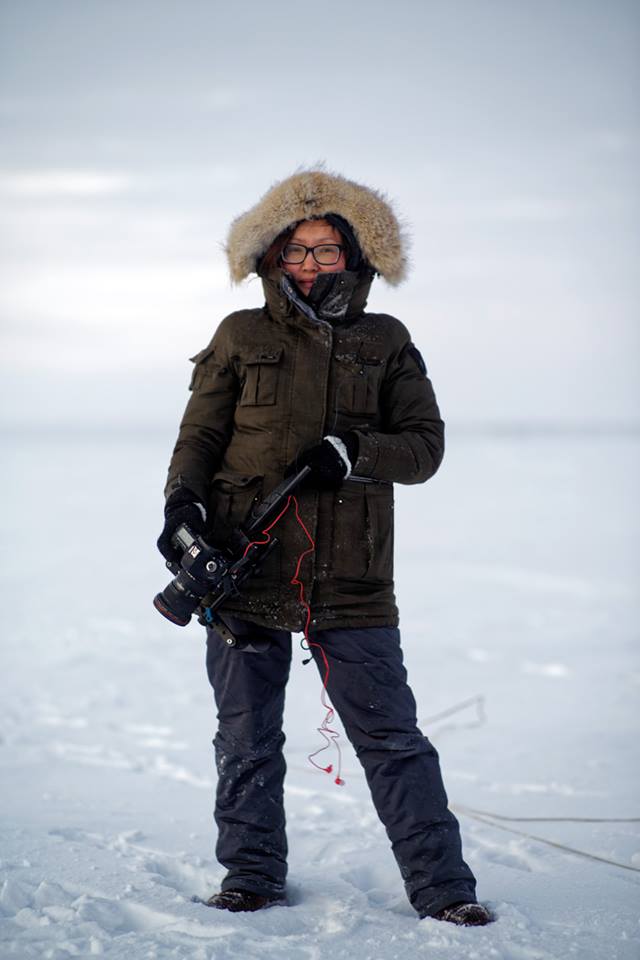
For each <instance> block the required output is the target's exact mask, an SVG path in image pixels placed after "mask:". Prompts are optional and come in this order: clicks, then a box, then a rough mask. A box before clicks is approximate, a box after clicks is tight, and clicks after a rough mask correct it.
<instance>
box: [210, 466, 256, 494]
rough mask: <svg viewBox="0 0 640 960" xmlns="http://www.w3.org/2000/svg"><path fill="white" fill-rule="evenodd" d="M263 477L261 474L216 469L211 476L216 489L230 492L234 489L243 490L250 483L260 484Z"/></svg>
mask: <svg viewBox="0 0 640 960" xmlns="http://www.w3.org/2000/svg"><path fill="white" fill-rule="evenodd" d="M263 479H264V478H263V476H262V475H261V474H260V475H256V474H254V475H251V474H246V473H236V472H235V470H218V472H217V473H216V475H215V476H214V478H213V482H212V485H213V486H214V487H215V489H216V490H227V491H228V492H230V493H232V492H233V491H234V490H244V489H245V488H246V487H249V486H250V485H251V484H256V486H258V485H261V484H262V480H263Z"/></svg>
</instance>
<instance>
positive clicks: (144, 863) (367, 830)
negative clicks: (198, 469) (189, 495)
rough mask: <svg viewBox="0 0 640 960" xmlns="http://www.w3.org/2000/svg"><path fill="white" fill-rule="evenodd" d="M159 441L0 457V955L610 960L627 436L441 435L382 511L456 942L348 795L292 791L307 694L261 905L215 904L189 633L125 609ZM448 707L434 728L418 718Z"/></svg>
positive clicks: (302, 775) (355, 786) (616, 896)
mask: <svg viewBox="0 0 640 960" xmlns="http://www.w3.org/2000/svg"><path fill="white" fill-rule="evenodd" d="M172 440H173V436H172V434H171V433H170V432H167V433H153V432H150V433H147V434H144V433H131V434H123V433H120V434H117V433H111V434H110V433H109V432H108V431H105V432H102V433H101V434H99V435H93V436H91V435H89V434H83V433H75V434H74V433H73V432H72V431H67V432H62V431H59V432H57V433H50V434H48V435H46V436H45V435H43V436H39V435H37V434H35V433H33V434H30V435H25V434H24V433H23V434H22V435H21V436H18V435H17V434H11V433H10V432H8V433H5V435H4V436H3V453H4V457H3V459H4V464H5V466H4V469H3V486H4V490H3V493H2V502H3V505H4V507H5V511H4V516H3V519H2V532H3V535H4V536H3V542H4V544H5V548H4V560H5V568H4V575H3V582H2V639H3V652H2V662H3V670H2V688H1V696H2V718H3V723H2V739H1V743H0V758H1V763H2V782H3V787H2V792H1V798H2V799H1V809H2V847H1V854H0V856H1V862H0V867H1V877H2V887H1V893H0V957H1V960H5V958H10V957H11V958H13V957H18V958H20V960H31V958H37V960H42V958H52V960H62V958H68V957H92V956H106V957H109V958H114V960H115V958H123V960H124V958H127V960H142V958H149V960H153V958H157V960H168V958H176V960H181V958H185V960H186V958H189V960H214V958H215V960H232V958H243V960H252V958H258V957H260V958H261V960H263V958H265V957H266V958H269V957H277V958H278V960H316V958H317V960H320V958H322V960H324V958H325V957H331V958H332V960H340V958H349V960H405V958H414V957H417V956H425V957H427V956H429V957H432V958H437V960H441V958H442V960H463V958H464V960H547V958H563V960H564V958H567V957H571V956H575V957H579V958H580V960H603V958H607V960H608V958H611V960H618V958H619V960H627V958H629V960H631V958H634V960H637V958H638V957H639V956H640V937H639V926H638V914H639V910H638V904H639V903H640V897H639V896H638V893H639V889H640V872H639V871H640V830H639V827H640V824H638V823H608V824H607V823H573V822H559V823H553V822H552V823H544V822H542V823H522V822H504V821H503V822H502V826H505V827H509V828H513V829H516V830H522V831H524V832H526V833H530V834H533V835H535V836H537V837H543V838H546V839H548V840H551V841H554V842H557V843H560V844H564V845H566V846H569V847H573V848H577V849H579V850H583V851H586V852H589V853H591V854H594V855H596V856H599V857H604V858H606V859H612V860H615V861H618V862H619V863H621V864H624V865H626V866H627V867H635V871H632V870H628V869H622V868H620V867H616V866H613V865H609V864H605V863H602V862H596V861H593V860H588V859H584V858H581V857H578V856H576V855H574V854H571V853H567V852H565V851H562V850H560V849H557V848H554V847H552V846H548V845H546V844H544V843H542V842H539V841H538V840H534V839H530V838H528V837H525V836H522V835H520V834H515V833H510V832H506V831H505V830H503V829H499V828H498V826H496V825H491V824H488V823H487V822H483V821H480V820H477V819H473V818H471V817H469V816H468V815H467V814H463V813H462V812H461V808H462V807H466V808H474V809H479V810H484V811H489V812H491V813H494V814H496V813H497V814H502V815H508V816H515V817H526V816H529V817H572V818H575V817H609V818H613V817H633V816H636V817H637V816H639V815H640V807H639V804H638V800H637V771H638V769H640V766H639V765H638V758H637V756H636V753H637V750H636V743H637V703H638V693H639V691H640V667H639V665H638V659H637V633H638V626H637V625H638V602H637V601H638V592H637V585H638V567H639V564H640V550H639V549H638V546H639V540H640V537H639V535H638V534H639V532H640V531H639V525H640V523H639V511H638V508H637V502H636V496H637V490H638V480H639V474H640V470H639V466H640V457H639V452H640V443H639V438H638V436H637V435H634V434H633V433H629V434H626V435H625V434H624V433H618V434H617V435H611V436H607V435H606V434H605V433H602V432H600V433H596V434H594V435H590V434H589V432H588V431H585V432H584V433H583V434H573V435H571V434H566V433H565V434H562V433H557V434H551V435H545V433H544V431H540V432H537V433H536V432H535V431H532V432H529V433H527V434H524V435H521V436H518V435H514V434H509V433H508V432H507V433H504V434H502V435H499V434H497V435H489V434H484V435H480V434H474V433H472V432H469V433H466V434H465V433H463V432H457V433H456V432H455V431H450V436H449V449H448V453H447V457H446V459H445V464H444V465H443V468H442V470H441V472H440V474H439V475H438V476H437V477H436V478H434V480H432V481H431V482H430V483H429V484H427V486H426V487H418V488H401V489H399V490H398V507H397V511H396V512H397V528H398V534H397V577H398V587H399V599H400V606H401V613H402V630H403V643H404V648H405V652H406V659H407V663H408V668H409V676H410V680H411V683H412V686H413V688H414V691H415V693H416V696H417V698H418V703H419V707H420V716H421V718H422V719H423V720H425V721H426V723H425V731H426V732H428V733H429V735H430V736H431V737H432V739H433V740H434V742H435V743H436V745H437V747H438V749H439V750H440V754H441V760H442V766H443V772H444V776H445V782H446V784H447V788H448V792H449V797H450V801H451V804H452V807H453V808H454V809H457V810H458V813H459V816H460V819H461V824H462V829H463V839H464V849H465V855H466V858H467V859H468V861H469V863H470V864H471V866H472V868H473V869H474V871H475V873H476V875H477V877H478V881H479V895H480V897H481V899H482V900H483V901H484V902H486V903H488V904H489V905H490V906H491V908H492V909H493V910H494V911H495V913H496V915H497V922H496V923H494V924H493V925H491V926H489V927H485V928H482V929H475V930H474V929H460V928H456V927H452V926H450V925H448V924H443V923H439V922H437V921H435V920H431V919H428V920H423V921H419V920H418V919H417V918H416V916H415V914H414V913H413V911H412V909H411V908H410V906H409V904H408V902H407V901H406V899H405V897H404V892H403V889H402V884H401V881H400V877H399V874H398V871H397V869H396V866H395V863H394V861H393V858H392V856H391V854H390V852H389V850H388V846H387V841H386V837H385V834H384V831H383V829H382V827H381V825H380V823H379V822H378V820H377V818H376V815H375V813H374V811H373V809H372V806H371V803H370V801H369V798H368V793H367V789H366V785H365V783H364V780H363V776H362V774H361V772H360V770H359V768H358V765H357V761H356V760H355V758H354V756H353V754H352V752H351V750H350V748H349V747H348V745H347V744H346V741H344V740H343V748H344V753H345V769H344V776H345V779H346V786H344V787H341V788H340V787H336V786H335V785H334V784H333V782H332V779H331V778H330V777H327V776H326V775H324V774H322V773H318V772H316V771H315V770H314V769H313V768H312V767H311V766H310V765H309V764H308V762H307V760H306V757H307V754H309V753H310V752H311V751H312V750H314V749H315V748H316V747H317V746H319V742H318V736H317V733H316V731H315V727H316V726H317V725H318V723H319V722H320V721H321V719H322V709H321V707H320V701H319V681H318V677H317V674H316V673H314V668H313V667H312V666H303V665H302V663H301V660H302V654H300V655H296V657H295V661H294V669H293V672H292V678H291V682H290V685H289V692H288V704H287V737H288V741H287V760H288V765H289V773H288V780H287V795H286V802H287V810H288V824H289V839H290V848H291V859H290V896H291V905H290V906H289V907H286V908H274V909H272V910H269V911H265V912H263V913H261V914H255V915H232V914H225V913H223V912H217V911H212V910H208V909H206V908H205V907H203V906H201V905H198V904H196V903H192V902H191V897H192V896H193V895H199V896H201V897H204V896H206V895H208V894H210V893H211V892H212V891H214V890H216V889H217V887H218V884H219V882H220V879H221V876H222V871H221V869H220V867H219V866H218V864H217V863H216V861H215V858H214V855H213V840H214V837H213V829H212V827H213V824H212V819H211V810H212V803H213V801H212V791H213V784H214V776H215V773H214V768H213V751H212V747H211V744H210V741H211V738H212V736H213V733H214V729H215V717H214V710H213V707H212V698H211V694H210V690H209V687H208V684H207V681H206V676H205V672H204V643H203V631H202V630H201V628H199V627H198V626H197V625H195V624H194V625H193V626H191V627H189V628H187V629H185V630H181V629H179V628H177V627H174V626H172V625H170V624H169V623H166V622H165V621H163V620H162V618H161V617H160V616H159V615H158V614H157V613H156V612H155V611H154V610H153V608H152V606H151V599H152V597H153V595H154V594H155V593H156V592H157V590H158V589H160V588H161V587H162V586H164V584H165V583H166V581H167V572H166V570H165V569H164V567H163V565H162V560H161V559H160V558H159V556H158V555H157V554H156V553H155V550H154V540H155V537H156V536H157V533H158V527H159V518H160V514H161V492H160V491H161V487H162V485H163V480H164V472H165V469H166V465H167V461H168V455H169V451H170V447H171V445H172ZM464 703H467V705H466V706H463V707H462V708H461V709H459V710H457V711H454V712H451V713H450V714H449V715H447V716H445V717H442V718H441V719H439V720H437V719H435V720H432V721H429V718H430V717H434V716H435V715H437V714H439V713H440V712H442V711H447V710H448V709H449V708H452V707H456V705H458V704H464Z"/></svg>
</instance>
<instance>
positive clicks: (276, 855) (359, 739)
mask: <svg viewBox="0 0 640 960" xmlns="http://www.w3.org/2000/svg"><path fill="white" fill-rule="evenodd" d="M226 249H227V255H228V260H229V265H230V270H231V277H232V279H233V280H234V281H241V280H243V279H244V278H245V277H247V276H248V275H249V274H250V273H253V272H255V273H258V275H259V276H260V277H261V279H262V284H263V287H264V294H265V301H266V302H265V304H264V306H262V307H259V308H257V309H253V310H240V311H238V312H236V313H232V314H231V315H230V316H228V317H226V318H225V319H224V320H223V321H222V322H221V323H220V325H219V326H218V328H217V330H216V332H215V334H214V336H213V339H212V340H211V342H210V344H209V345H208V346H207V347H206V348H205V349H204V350H203V351H202V352H201V353H199V354H198V355H197V356H196V357H194V358H193V359H194V362H195V367H194V371H193V377H192V381H191V386H190V389H191V397H190V399H189V402H188V404H187V407H186V410H185V413H184V417H183V419H182V423H181V425H180V432H179V436H178V440H177V443H176V446H175V450H174V452H173V457H172V459H171V464H170V467H169V477H168V481H167V486H166V490H165V493H166V497H167V500H166V506H165V526H164V529H163V531H162V534H161V536H160V539H159V541H158V546H159V548H160V550H161V552H162V553H163V555H164V556H165V557H167V558H168V559H172V560H176V559H179V558H178V557H177V556H176V552H175V550H174V548H173V547H172V545H171V537H172V534H173V533H174V532H175V530H176V529H177V527H178V526H179V525H180V524H181V523H183V522H186V523H188V525H189V526H190V527H191V528H192V529H194V530H195V531H196V532H199V533H202V534H203V536H204V538H205V540H207V542H209V543H211V544H212V545H214V546H220V547H222V546H223V545H224V543H225V540H226V539H227V538H228V536H229V534H230V532H231V530H232V529H233V528H234V526H236V525H238V524H240V523H242V521H243V520H244V519H245V518H246V516H247V514H248V513H249V511H250V509H251V507H252V505H253V504H254V503H255V502H257V501H259V500H261V499H262V498H263V496H264V495H265V494H267V493H269V492H270V491H271V490H272V489H273V488H274V487H275V486H276V485H277V484H278V483H279V482H281V481H282V479H283V477H284V476H285V475H287V473H290V472H292V471H295V470H296V469H298V468H299V467H301V466H303V465H307V466H309V467H310V473H309V476H308V480H307V482H306V484H305V485H304V487H303V488H302V490H301V491H300V492H299V495H298V500H299V510H300V518H301V520H302V521H303V523H304V526H305V527H306V532H305V530H304V529H303V528H302V525H301V524H300V523H299V522H297V520H296V517H295V514H294V512H293V511H291V510H290V511H288V512H287V514H285V516H283V518H282V519H281V521H279V523H278V526H277V530H275V531H274V533H275V534H276V535H277V538H278V540H279V541H280V547H279V549H278V550H276V551H273V552H272V553H271V554H270V556H269V558H268V560H267V561H266V563H265V566H264V569H263V571H262V574H261V576H260V577H256V578H254V579H253V580H252V581H251V582H250V583H249V584H248V585H247V587H246V589H245V588H243V590H242V593H241V595H239V596H237V597H236V598H234V599H233V601H230V602H229V603H228V604H227V605H225V606H224V607H223V609H222V614H223V617H224V620H225V622H226V623H227V624H228V626H229V627H230V629H231V630H232V631H233V632H234V634H235V635H236V637H239V638H242V639H243V640H245V641H247V642H248V646H247V645H246V644H245V649H244V650H240V649H237V648H230V647H228V646H227V645H226V644H224V643H223V642H222V641H221V638H220V636H219V635H218V634H217V633H216V631H215V630H214V629H212V628H208V636H207V670H208V675H209V679H210V682H211V684H212V687H213V690H214V695H215V700H216V705H217V709H218V721H219V726H218V731H217V735H216V738H215V741H214V743H215V749H216V763H217V769H218V786H217V795H216V809H215V816H216V823H217V826H218V841H217V846H216V854H217V857H218V860H219V861H220V862H221V863H222V864H223V865H224V866H225V867H226V869H227V874H226V877H225V879H224V881H223V883H222V889H221V891H220V892H219V893H217V894H214V895H213V896H212V897H211V899H210V900H209V901H208V903H209V905H210V906H212V907H217V908H220V909H226V910H231V911H249V910H258V909H261V908H264V907H267V906H271V905H274V904H279V903H284V902H286V887H285V881H286V870H287V863H286V860H287V842H286V835H285V815H284V807H283V781H284V773H285V762H284V758H283V753H282V747H283V742H284V736H283V733H282V715H283V708H284V690H285V685H286V682H287V678H288V674H289V667H290V661H291V633H292V631H293V632H297V631H302V630H303V629H304V627H305V623H306V621H307V608H306V607H305V604H304V602H303V601H304V598H306V599H307V600H308V602H309V606H310V617H309V641H310V649H311V651H312V655H313V657H314V659H316V662H317V663H318V666H319V668H320V670H321V674H322V676H323V678H326V675H327V669H326V668H327V665H328V667H329V670H328V680H327V690H328V694H329V696H330V698H331V702H332V704H333V706H334V707H335V709H336V711H337V712H338V714H339V716H340V718H341V720H342V722H343V725H344V728H345V730H346V732H347V735H348V737H349V739H350V740H351V743H352V744H353V746H354V749H355V751H356V754H357V756H358V758H359V760H360V762H361V763H362V765H363V767H364V771H365V775H366V778H367V782H368V784H369V787H370V790H371V795H372V799H373V802H374V804H375V807H376V810H377V812H378V815H379V816H380V819H381V820H382V822H383V824H384V826H385V828H386V830H387V834H388V836H389V839H390V841H391V845H392V849H393V852H394V854H395V857H396V860H397V862H398V866H399V868H400V872H401V874H402V877H403V880H404V883H405V888H406V891H407V895H408V897H409V900H410V901H411V903H412V905H413V906H414V907H415V909H416V911H417V912H418V914H419V915H420V916H421V917H423V916H432V917H437V918H438V919H442V920H448V921H451V922H453V923H458V924H464V925H482V924H485V923H487V922H489V920H490V919H491V918H490V915H489V914H488V912H487V910H486V909H485V908H484V907H483V906H481V905H479V904H477V902H476V897H475V880H474V877H473V874H472V873H471V871H470V869H469V867H468V866H467V864H466V863H465V862H464V860H463V859H462V853H461V843H460V833H459V827H458V823H457V821H456V819H455V817H454V816H453V814H452V813H451V812H450V811H449V810H448V809H447V797H446V794H445V791H444V787H443V784H442V778H441V774H440V767H439V761H438V754H437V752H436V750H435V749H434V747H433V746H432V745H431V743H430V742H429V741H428V740H427V738H426V737H424V736H423V735H422V733H421V732H420V730H419V729H418V727H417V721H416V705H415V700H414V698H413V695H412V693H411V690H410V688H409V687H408V685H407V680H406V672H405V669H404V667H403V663H402V653H401V649H400V635H399V631H398V610H397V607H396V604H395V598H394V586H393V568H392V563H393V484H394V483H422V482H424V481H425V480H428V479H429V477H431V476H432V475H433V474H434V473H435V472H436V470H437V469H438V466H439V464H440V461H441V459H442V454H443V449H444V425H443V423H442V420H441V419H440V414H439V411H438V407H437V404H436V399H435V396H434V392H433V388H432V386H431V383H430V381H429V379H428V377H427V372H426V369H425V365H424V362H423V360H422V357H421V355H420V353H419V351H418V350H417V348H416V347H415V346H414V345H413V343H412V342H411V337H410V334H409V332H408V330H407V329H406V327H404V326H403V324H402V323H400V321H398V320H396V319H395V318H394V317H391V316H388V315H386V314H376V313H368V312H365V306H366V301H367V296H368V294H369V289H370V286H371V283H372V280H373V278H374V276H375V274H380V275H382V276H383V277H384V278H385V279H386V280H387V281H388V282H389V283H390V284H397V283H399V282H400V281H401V280H402V279H403V277H404V274H405V271H406V258H405V250H404V242H403V236H402V231H401V228H400V225H399V223H398V221H397V219H396V217H395V215H394V213H393V211H392V210H391V207H390V206H389V204H388V203H387V201H386V200H385V199H384V198H383V197H382V196H381V195H380V194H378V193H376V192H374V191H373V190H370V189H368V188H366V187H364V186H361V185H359V184H357V183H354V182H352V181H350V180H347V179H345V178H343V177H339V176H334V175H331V174H329V173H327V172H325V171H323V170H310V171H303V172H299V173H297V174H295V175H293V176H291V177H289V178H287V179H285V180H283V181H282V182H280V183H278V184H276V185H275V186H273V187H272V188H271V189H270V190H269V191H268V192H267V193H266V194H265V196H264V197H263V198H262V199H261V200H260V202H259V203H258V204H257V205H256V206H255V207H253V208H252V209H251V210H249V211H248V212H247V213H245V214H243V215H242V216H240V217H239V218H238V219H237V220H235V221H234V223H233V224H232V226H231V230H230V233H229V237H228V242H227V248H226ZM307 534H308V535H309V536H310V537H311V538H312V539H313V541H314V543H315V550H314V551H313V552H311V553H309V551H308V547H309V540H308V537H307ZM305 551H307V554H306V555H305V557H304V560H303V562H302V564H301V569H300V572H299V580H300V581H301V582H302V589H303V591H304V592H303V593H301V591H300V589H298V588H294V586H292V583H291V580H292V577H293V574H294V570H295V567H296V561H297V559H298V558H299V557H300V556H301V555H302V554H303V553H304V552H305ZM238 646H241V644H239V645H238ZM264 648H267V649H264ZM256 649H262V650H263V652H255V651H256ZM248 650H252V651H253V652H247V651H248ZM325 657H326V663H325V662H324V658H325Z"/></svg>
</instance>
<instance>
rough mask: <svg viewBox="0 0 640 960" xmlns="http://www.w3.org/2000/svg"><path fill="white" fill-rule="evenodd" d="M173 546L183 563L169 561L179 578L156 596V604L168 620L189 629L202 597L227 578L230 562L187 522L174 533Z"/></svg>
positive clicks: (168, 564) (170, 567)
mask: <svg viewBox="0 0 640 960" xmlns="http://www.w3.org/2000/svg"><path fill="white" fill-rule="evenodd" d="M171 543H172V546H173V547H175V549H176V550H178V551H179V552H180V553H181V559H180V563H179V564H178V563H174V562H172V561H170V560H169V561H167V567H168V568H169V570H171V572H172V573H175V574H176V576H175V577H174V578H173V580H172V581H171V583H169V584H167V586H166V587H165V588H164V590H163V591H162V592H161V593H158V594H157V595H156V597H155V598H154V600H153V605H154V607H155V608H156V610H157V611H158V612H159V613H161V614H162V616H163V617H166V618H167V620H171V622H172V623H175V624H177V625H178V626H180V627H186V625H187V624H188V623H189V621H190V620H191V616H192V614H193V613H195V611H196V609H197V607H198V606H199V605H200V602H201V600H202V598H203V597H204V596H205V595H206V594H208V593H211V592H212V591H213V590H215V588H216V587H217V586H218V584H220V582H221V581H222V580H223V579H224V577H225V575H226V574H227V572H228V569H229V565H230V562H229V561H228V560H227V559H226V558H225V557H224V555H223V554H222V553H221V552H220V550H216V548H215V547H210V546H209V545H208V544H207V543H205V542H204V540H203V539H202V537H199V536H196V535H195V534H194V533H192V531H191V530H190V529H189V527H188V526H187V525H186V524H184V523H183V524H181V525H180V526H179V527H178V528H177V530H176V532H175V533H174V534H173V536H172V538H171Z"/></svg>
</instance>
